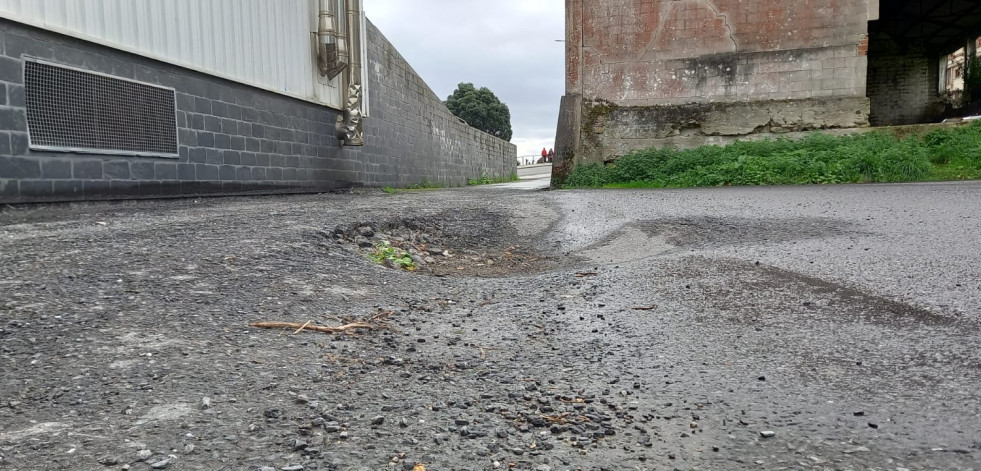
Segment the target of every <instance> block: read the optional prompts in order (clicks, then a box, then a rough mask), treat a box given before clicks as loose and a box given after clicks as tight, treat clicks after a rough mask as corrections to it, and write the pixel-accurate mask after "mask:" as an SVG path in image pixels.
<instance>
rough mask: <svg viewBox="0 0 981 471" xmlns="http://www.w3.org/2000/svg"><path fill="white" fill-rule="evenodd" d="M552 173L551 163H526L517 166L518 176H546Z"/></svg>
mask: <svg viewBox="0 0 981 471" xmlns="http://www.w3.org/2000/svg"><path fill="white" fill-rule="evenodd" d="M551 175H552V164H541V165H526V166H521V167H518V177H519V178H521V179H527V178H532V179H536V178H546V177H550V176H551Z"/></svg>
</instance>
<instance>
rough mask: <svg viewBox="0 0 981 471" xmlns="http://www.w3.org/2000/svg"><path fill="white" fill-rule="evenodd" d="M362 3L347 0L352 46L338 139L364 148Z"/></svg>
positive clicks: (349, 33) (348, 26)
mask: <svg viewBox="0 0 981 471" xmlns="http://www.w3.org/2000/svg"><path fill="white" fill-rule="evenodd" d="M360 3H361V1H360V0H346V6H347V8H346V9H345V10H346V13H347V21H346V23H347V25H346V26H347V28H346V30H347V31H346V32H347V39H348V41H347V43H348V45H349V46H350V48H349V50H348V52H349V58H350V59H349V62H348V67H347V74H346V80H345V85H346V87H345V93H344V103H345V106H344V114H343V115H342V116H338V117H337V125H336V132H337V139H338V140H340V141H341V145H344V146H363V145H364V123H363V116H362V113H361V104H362V103H361V102H362V100H363V99H364V84H362V83H361V64H362V60H363V58H362V57H361V5H360Z"/></svg>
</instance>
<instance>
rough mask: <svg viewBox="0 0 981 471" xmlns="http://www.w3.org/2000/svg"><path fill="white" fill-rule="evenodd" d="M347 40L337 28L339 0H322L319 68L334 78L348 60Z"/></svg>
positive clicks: (344, 67)
mask: <svg viewBox="0 0 981 471" xmlns="http://www.w3.org/2000/svg"><path fill="white" fill-rule="evenodd" d="M348 60H349V59H348V52H347V41H346V39H345V38H344V37H343V36H342V35H341V34H340V32H339V31H338V28H337V0H320V11H319V14H318V15H317V69H318V70H319V72H320V75H321V76H323V77H327V79H328V80H334V78H336V77H337V76H338V75H340V74H341V72H343V71H344V69H346V68H347V62H348Z"/></svg>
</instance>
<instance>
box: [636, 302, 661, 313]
mask: <svg viewBox="0 0 981 471" xmlns="http://www.w3.org/2000/svg"><path fill="white" fill-rule="evenodd" d="M655 309H657V304H654V305H651V306H648V307H635V308H634V310H635V311H653V310H655Z"/></svg>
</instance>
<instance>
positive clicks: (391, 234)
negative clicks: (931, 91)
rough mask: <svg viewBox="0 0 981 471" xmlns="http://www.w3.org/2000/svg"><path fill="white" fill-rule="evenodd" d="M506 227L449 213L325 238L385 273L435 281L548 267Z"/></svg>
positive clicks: (484, 217) (482, 216) (353, 228)
mask: <svg viewBox="0 0 981 471" xmlns="http://www.w3.org/2000/svg"><path fill="white" fill-rule="evenodd" d="M508 227H509V226H508V225H507V224H506V223H505V222H504V221H503V220H502V219H501V216H499V215H496V214H493V213H484V212H481V213H473V212H450V213H444V214H440V215H438V216H434V217H427V218H412V219H392V220H389V221H385V222H362V223H358V224H350V225H346V226H340V227H337V228H335V229H334V230H333V231H332V232H330V237H331V238H332V239H333V240H334V241H335V243H337V244H340V245H345V246H347V247H348V248H349V249H350V250H352V251H354V252H357V253H360V254H362V255H363V256H365V257H366V258H368V259H369V260H371V261H373V262H375V263H379V264H382V265H384V266H386V267H388V268H392V269H399V270H406V271H418V272H420V273H424V274H431V275H435V276H503V275H507V274H513V273H534V272H541V271H544V270H545V269H546V268H547V267H549V266H551V265H553V262H554V261H553V260H550V259H548V258H546V257H543V256H541V255H538V254H536V253H534V252H533V251H531V250H528V249H526V248H524V247H523V246H521V244H520V243H515V242H516V241H515V240H514V238H513V237H512V236H511V235H510V234H509V233H508V230H509V229H508Z"/></svg>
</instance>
